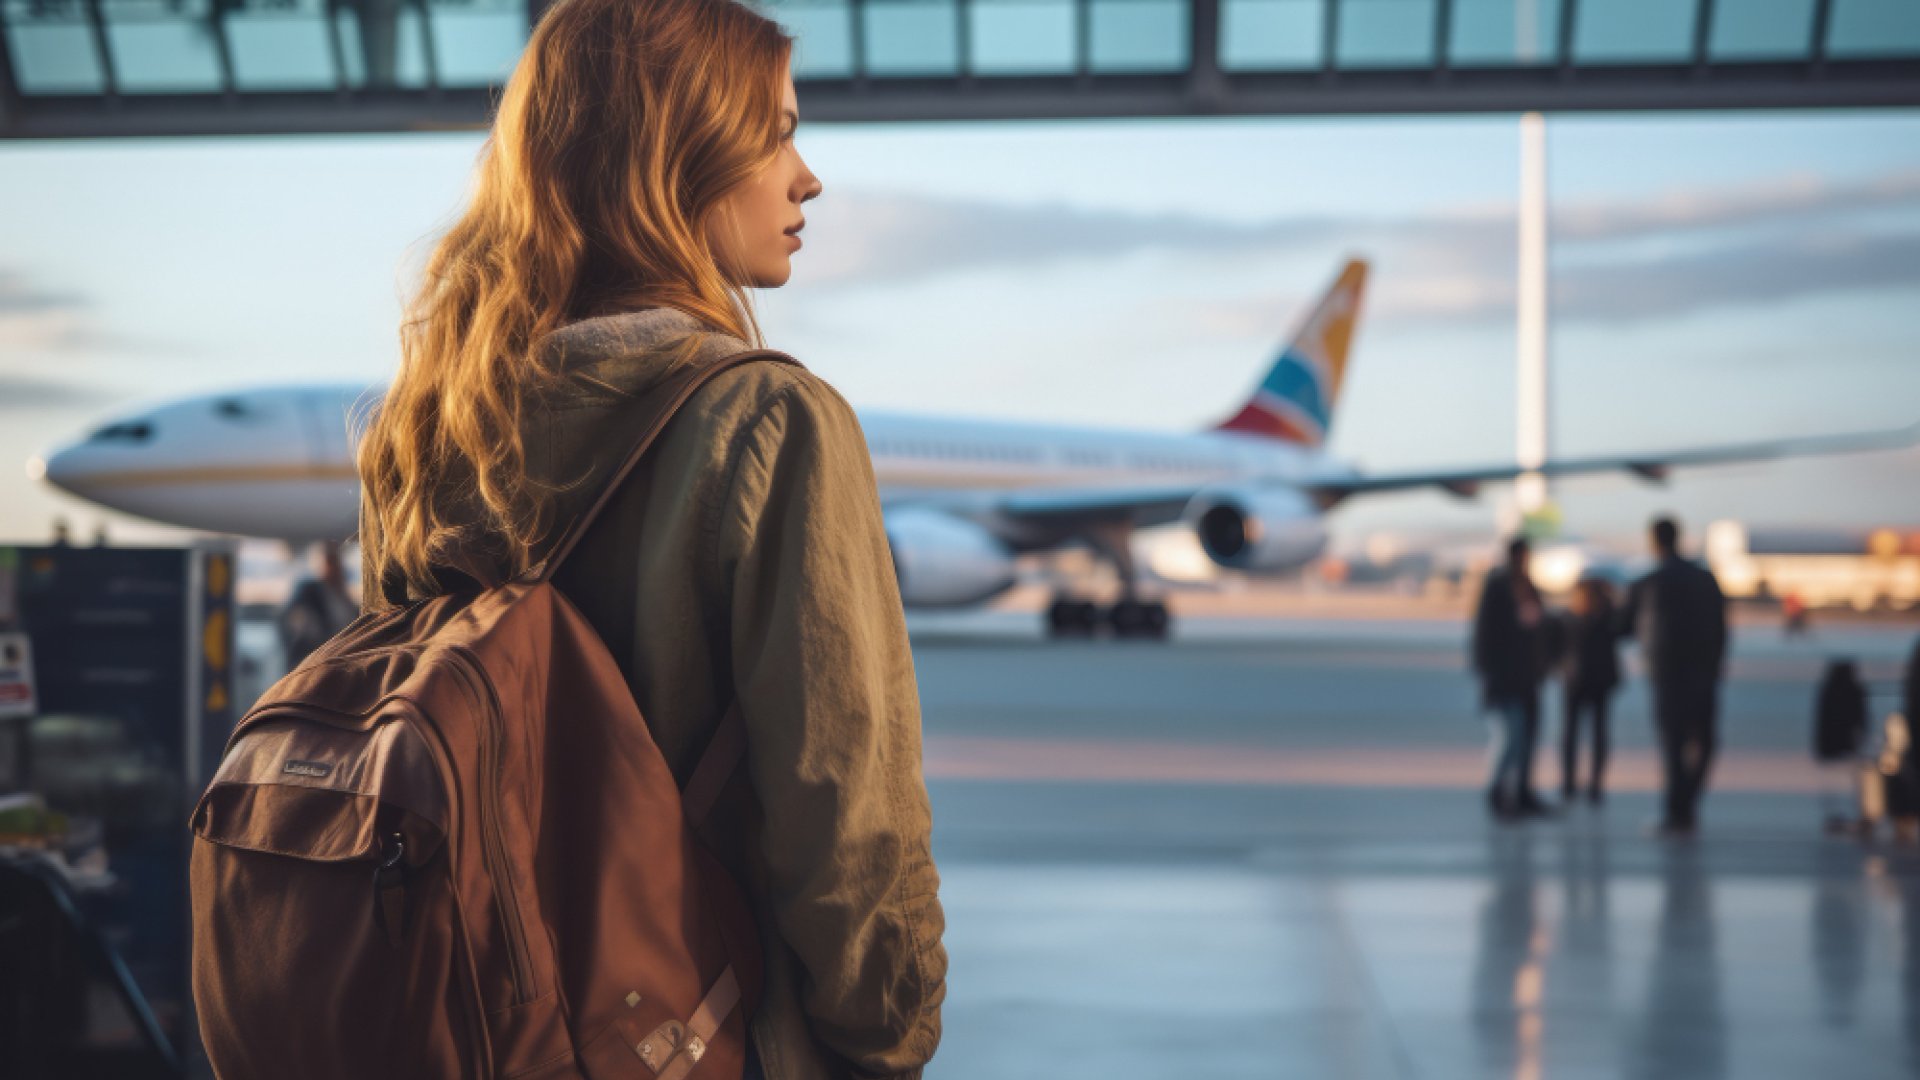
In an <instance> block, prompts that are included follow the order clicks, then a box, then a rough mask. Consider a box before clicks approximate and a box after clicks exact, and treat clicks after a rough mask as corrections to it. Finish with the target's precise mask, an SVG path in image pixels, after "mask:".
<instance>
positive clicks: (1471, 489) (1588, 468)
mask: <svg viewBox="0 0 1920 1080" xmlns="http://www.w3.org/2000/svg"><path fill="white" fill-rule="evenodd" d="M1916 443H1920V424H1913V425H1911V426H1908V427H1903V428H1893V429H1888V430H1885V431H1872V432H1863V433H1859V434H1852V435H1823V436H1812V437H1806V438H1793V439H1775V440H1769V441H1763V442H1748V443H1730V444H1726V445H1722V446H1708V447H1694V448H1689V449H1681V450H1667V451H1641V452H1632V453H1624V454H1610V455H1604V456H1596V457H1583V458H1561V459H1557V460H1554V461H1549V462H1547V463H1546V464H1544V465H1542V466H1541V467H1540V468H1539V469H1535V470H1529V469H1523V468H1521V467H1520V466H1519V465H1516V464H1507V465H1491V466H1486V467H1483V468H1464V469H1435V470H1431V471H1421V472H1405V473H1378V474H1371V475H1370V474H1366V473H1354V474H1348V475H1344V476H1333V477H1327V478H1322V479H1315V480H1308V481H1306V482H1303V483H1297V484H1296V483H1291V482H1289V483H1287V484H1286V485H1285V486H1287V487H1295V488H1297V489H1299V490H1301V491H1304V492H1306V493H1307V494H1308V495H1309V496H1311V497H1312V498H1314V499H1315V500H1316V501H1318V502H1319V503H1320V504H1321V505H1322V506H1323V507H1331V506H1334V505H1336V504H1338V503H1340V502H1343V501H1344V500H1346V499H1348V498H1351V497H1352V496H1355V495H1367V494H1373V493H1378V492H1389V491H1411V490H1416V489H1419V488H1440V489H1442V490H1445V491H1450V492H1452V493H1454V494H1456V495H1459V496H1462V497H1471V496H1473V495H1475V494H1477V493H1478V492H1479V490H1480V488H1481V487H1482V486H1484V485H1486V484H1489V483H1500V482H1503V481H1509V480H1513V479H1516V478H1517V477H1520V476H1522V475H1525V474H1526V473H1528V472H1539V473H1541V474H1542V475H1545V476H1555V477H1558V476H1580V475H1590V474H1594V473H1610V472H1620V473H1630V474H1632V475H1635V476H1639V477H1642V478H1643V479H1647V480H1653V481H1660V480H1664V479H1666V476H1667V474H1668V473H1669V472H1671V471H1672V470H1674V469H1676V468H1686V467H1689V466H1695V465H1730V464H1737V463H1740V462H1752V461H1773V460H1778V459H1782V458H1795V457H1811V456H1816V455H1821V454H1842V453H1855V452H1859V451H1867V450H1894V449H1901V448H1904V447H1909V446H1913V445H1915V444H1916ZM1242 483H1245V484H1248V485H1249V486H1251V487H1255V488H1258V487H1261V486H1263V485H1262V484H1261V482H1260V481H1258V480H1253V481H1242ZM1214 486H1216V485H1214V484H1196V483H1184V484H1167V485H1159V486H1154V485H1140V486H1094V487H1083V488H1037V489H1026V490H1015V491H1006V492H993V493H984V492H983V493H974V494H972V495H970V496H969V497H968V498H967V501H968V502H969V503H970V504H972V506H973V507H974V508H976V509H990V510H992V511H994V512H997V513H999V514H1001V515H1004V516H1005V517H1008V518H1012V519H1015V520H1019V521H1027V522H1032V523H1035V524H1041V525H1052V526H1059V527H1072V526H1073V525H1075V524H1077V523H1083V522H1096V521H1112V522H1120V521H1124V522H1128V523H1131V524H1133V525H1137V526H1148V525H1164V524H1167V523H1169V522H1173V521H1178V520H1180V517H1181V515H1182V514H1183V513H1184V512H1185V510H1186V508H1187V506H1188V504H1190V503H1191V502H1192V500H1193V498H1194V496H1196V495H1198V494H1199V493H1200V492H1201V491H1203V490H1206V489H1207V488H1210V487H1214Z"/></svg>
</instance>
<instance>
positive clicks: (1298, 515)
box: [1186, 488, 1327, 574]
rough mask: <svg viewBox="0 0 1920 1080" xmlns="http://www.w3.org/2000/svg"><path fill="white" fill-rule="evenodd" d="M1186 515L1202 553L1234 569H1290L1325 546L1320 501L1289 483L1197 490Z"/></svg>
mask: <svg viewBox="0 0 1920 1080" xmlns="http://www.w3.org/2000/svg"><path fill="white" fill-rule="evenodd" d="M1186 519H1187V523H1188V524H1190V525H1191V526H1192V527H1193V531H1194V534H1195V535H1196V536H1198V537H1199V539H1200V547H1201V549H1202V550H1204V551H1205V552H1206V553H1207V557H1208V558H1210V559H1212V560H1213V561H1214V562H1217V563H1219V564H1220V565H1221V566H1225V567H1230V568H1232V569H1235V570H1251V571H1254V572H1257V573H1269V574H1271V573H1278V572H1279V571H1282V570H1291V569H1293V568H1295V567H1297V566H1301V565H1304V564H1306V563H1307V562H1309V561H1311V560H1312V559H1313V558H1315V557H1316V556H1318V555H1319V554H1320V552H1321V551H1323V550H1325V549H1326V546H1327V527H1326V524H1325V523H1324V522H1322V521H1321V519H1320V509H1319V507H1317V506H1315V505H1314V504H1313V501H1312V500H1311V499H1309V498H1307V496H1306V495H1305V494H1303V493H1301V492H1299V491H1295V490H1293V489H1291V488H1215V489H1210V490H1207V491H1202V492H1201V493H1200V494H1198V495H1196V496H1194V498H1193V502H1191V503H1189V504H1188V506H1187V514H1186Z"/></svg>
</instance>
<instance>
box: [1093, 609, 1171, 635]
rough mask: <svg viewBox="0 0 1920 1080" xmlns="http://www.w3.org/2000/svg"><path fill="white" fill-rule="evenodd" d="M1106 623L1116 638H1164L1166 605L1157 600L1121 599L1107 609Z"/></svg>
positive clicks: (1166, 620)
mask: <svg viewBox="0 0 1920 1080" xmlns="http://www.w3.org/2000/svg"><path fill="white" fill-rule="evenodd" d="M1107 623H1108V625H1110V626H1112V627H1113V636H1114V637H1117V638H1149V639H1160V638H1165V637H1166V636H1167V624H1168V619H1167V606H1166V605H1165V604H1162V603H1160V602H1159V601H1157V600H1122V601H1120V602H1118V603H1116V604H1114V605H1113V607H1111V608H1108V609H1107Z"/></svg>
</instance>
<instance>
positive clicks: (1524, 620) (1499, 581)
mask: <svg viewBox="0 0 1920 1080" xmlns="http://www.w3.org/2000/svg"><path fill="white" fill-rule="evenodd" d="M1546 627H1547V611H1546V605H1545V604H1543V603H1542V602H1541V600H1540V593H1539V590H1537V589H1535V588H1534V586H1533V579H1532V578H1531V577H1529V576H1528V549H1527V542H1526V540H1525V539H1517V540H1514V541H1513V542H1512V543H1511V544H1509V545H1507V562H1506V565H1505V566H1503V567H1500V568H1497V569H1495V570H1493V571H1492V572H1491V573H1489V574H1488V575H1487V580H1486V583H1485V585H1483V586H1482V587H1481V591H1480V606H1479V609H1478V610H1477V611H1476V613H1475V615H1474V619H1473V669H1474V672H1475V673H1476V674H1478V675H1479V677H1480V689H1481V702H1482V704H1483V705H1484V706H1485V707H1486V709H1487V710H1488V711H1490V712H1492V713H1493V714H1494V717H1495V719H1496V721H1497V727H1496V729H1495V743H1496V745H1495V747H1494V754H1493V774H1492V776H1490V777H1489V778H1488V781H1487V805H1488V807H1489V808H1490V809H1492V811H1493V813H1494V816H1496V817H1501V818H1508V817H1514V816H1518V815H1521V814H1537V813H1544V812H1545V811H1546V809H1547V806H1546V803H1544V802H1543V801H1541V799H1540V797H1539V796H1538V795H1537V794H1535V792H1534V788H1533V746H1534V741H1535V740H1536V739H1537V738H1538V735H1539V730H1540V682H1541V679H1542V678H1543V676H1544V675H1545V672H1546V666H1547V665H1546Z"/></svg>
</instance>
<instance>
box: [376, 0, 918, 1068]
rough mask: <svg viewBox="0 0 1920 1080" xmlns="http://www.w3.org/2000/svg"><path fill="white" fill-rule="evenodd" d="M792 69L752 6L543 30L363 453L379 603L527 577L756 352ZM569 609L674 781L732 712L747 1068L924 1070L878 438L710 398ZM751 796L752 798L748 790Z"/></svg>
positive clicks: (569, 4) (557, 22)
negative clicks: (760, 981)
mask: <svg viewBox="0 0 1920 1080" xmlns="http://www.w3.org/2000/svg"><path fill="white" fill-rule="evenodd" d="M790 45H791V43H790V41H789V39H788V38H787V37H786V36H785V35H783V34H782V33H781V31H780V29H779V28H778V27H777V26H776V25H775V24H774V23H772V22H770V21H768V20H767V19H765V18H763V17H761V16H760V15H758V14H756V13H754V12H753V11H752V10H750V9H748V8H747V7H745V6H742V5H740V4H738V3H736V2H734V0H647V2H646V3H634V2H632V0H559V2H558V3H557V4H555V5H554V6H553V7H552V8H551V9H550V10H549V11H548V12H547V14H546V16H545V17H544V18H543V19H542V20H541V22H540V25H539V26H538V27H537V28H536V29H535V31H534V33H533V36H532V40H531V42H530V43H529V45H528V47H527V51H526V53H525V55H524V56H523V57H522V58H521V60H520V64H519V67H518V69H517V70H516V72H515V74H514V76H513V79H512V81H511V82H510V83H509V85H508V87H507V90H506V93H505V96H504V97H503V99H502V101H501V104H500V112H499V115H498V117H497V119H496V120H495V123H494V128H493V133H492V138H491V139H490V140H489V142H488V144H487V146H486V149H485V150H484V151H483V153H482V155H481V159H480V163H479V171H478V176H477V178H476V182H475V187H474V194H473V199H472V204H471V205H470V206H469V207H468V208H467V209H466V211H465V213H464V214H463V215H462V216H461V217H460V219H459V220H458V221H457V223H456V224H455V225H454V226H453V227H452V229H451V230H450V231H449V232H448V233H447V234H446V236H445V238H444V239H442V240H441V242H440V244H439V247H438V248H437V250H436V251H435V252H434V254H433V257H432V259H431V261H430V263H429V265H428V267H427V271H426V279H425V283H424V284H423V286H422V287H421V289H420V292H419V294H418V296H417V298H416V300H415V302H414V305H413V309H412V311H411V312H410V314H409V318H408V321H407V323H406V326H405V328H404V331H403V334H402V353H403V360H402V364H401V369H400V374H399V377H398V378H397V379H396V380H395V382H394V384H393V386H392V388H391V389H390V390H389V391H388V393H387V396H386V399H385V401H384V403H383V405H382V407H381V409H380V411H379V413H378V415H377V416H376V417H375V419H374V420H373V422H372V424H371V426H370V428H369V430H368V432H367V434H366V436H365V439H364V441H363V443H362V446H361V450H360V471H361V477H362V483H363V489H364V494H363V505H362V513H361V543H362V545H363V553H364V558H365V560H366V564H365V579H366V581H367V582H368V583H369V586H368V589H367V593H366V599H367V602H368V604H369V605H370V606H373V607H380V606H384V605H385V601H384V600H383V599H382V597H381V595H380V585H379V583H380V582H382V581H383V580H392V581H399V580H404V581H405V583H406V585H407V588H408V590H409V592H410V593H411V594H412V595H416V596H419V595H433V594H435V593H438V592H440V591H443V590H444V589H445V588H446V587H448V583H449V582H457V581H458V580H459V575H465V576H467V577H470V578H475V579H478V580H480V581H482V582H487V583H491V582H496V581H502V580H506V579H508V578H510V577H512V576H514V575H516V574H519V573H521V572H523V571H525V570H526V569H527V568H529V567H530V566H533V565H535V564H537V563H538V562H539V561H540V559H541V557H542V554H543V544H544V543H546V542H548V541H550V539H551V538H552V536H553V534H554V532H555V531H556V525H561V526H563V525H564V524H565V523H566V522H568V521H569V520H571V519H572V518H573V517H574V516H575V515H577V514H578V513H579V512H580V511H581V510H582V509H584V508H585V507H586V506H587V505H588V504H590V503H591V501H592V500H593V499H594V497H595V496H596V495H597V494H598V493H599V492H600V490H601V489H602V488H603V487H604V486H605V485H606V483H607V480H608V474H609V473H610V472H611V471H612V470H613V469H614V468H615V467H617V466H618V465H619V463H620V462H621V460H622V458H623V457H624V456H625V455H626V453H627V451H628V449H629V448H630V447H631V446H632V445H633V444H634V441H635V438H636V437H637V435H638V433H639V432H638V430H637V425H639V424H640V423H641V422H642V420H643V419H644V418H645V417H646V416H647V415H648V413H649V411H650V410H651V409H653V408H656V407H658V403H659V402H658V399H657V398H655V397H654V396H653V395H652V391H654V390H656V389H657V388H658V387H659V386H660V385H661V384H662V383H663V381H666V380H668V378H669V377H670V376H672V375H674V374H676V373H679V372H683V371H685V370H686V366H687V365H691V364H704V363H710V362H713V361H715V360H717V359H719V358H721V357H725V356H728V355H731V354H734V353H738V352H742V351H745V350H747V349H749V348H750V347H752V346H753V345H754V344H757V343H758V342H759V331H758V328H757V327H756V326H755V324H754V320H753V317H752V313H751V308H750V307H749V303H748V300H747V293H746V290H748V289H754V288H774V287H777V286H780V285H782V284H784V283H785V282H786V281H787V278H788V274H789V272H790V269H791V266H790V260H791V259H792V257H793V255H794V253H795V252H797V251H799V250H800V247H801V241H800V230H801V226H802V225H803V224H804V220H805V218H804V213H803V204H805V203H806V202H807V200H809V199H812V198H814V197H815V196H817V195H819V193H820V182H819V180H817V179H816V178H815V177H814V175H813V174H812V173H811V172H810V171H808V169H807V166H806V163H805V162H804V161H802V160H801V158H800V154H799V152H798V151H797V150H796V149H795V146H794V128H795V125H796V124H797V123H798V121H799V116H798V111H797V107H796V105H795V102H794V94H793V85H792V82H791V80H790V79H789V77H788V75H787V69H788V56H789V50H790ZM554 580H555V583H556V584H557V585H558V586H559V587H560V589H561V591H562V592H563V593H564V594H566V595H567V596H568V597H569V598H570V599H571V600H572V601H573V603H574V604H575V605H576V606H577V607H579V608H580V609H581V611H582V613H583V614H584V615H585V616H586V617H587V618H588V620H589V621H590V622H592V624H593V625H594V627H595V628H596V629H597V630H598V631H599V633H600V635H601V637H602V638H603V640H604V641H605V642H606V643H607V645H608V646H609V648H610V649H611V650H612V652H613V654H614V656H615V657H616V659H617V660H618V661H619V663H620V664H621V666H622V670H623V673H624V674H625V675H626V676H627V679H628V682H629V683H630V685H631V686H632V689H633V692H634V696H635V698H636V699H637V700H638V702H639V705H640V709H641V712H642V714H643V715H645V716H646V717H647V718H648V723H649V726H650V728H651V730H652V733H653V737H654V740H655V742H656V743H657V744H658V745H659V747H660V749H661V752H662V753H663V754H664V755H665V757H666V759H667V762H668V763H669V765H670V766H672V768H673V769H674V771H675V773H676V775H677V776H678V778H679V779H680V781H681V782H682V783H685V781H686V779H687V777H688V775H689V773H690V772H691V770H692V768H693V764H694V762H695V761H696V759H697V758H698V756H699V754H700V752H701V751H702V750H703V748H704V747H705V746H706V745H707V742H708V740H709V739H710V738H711V736H712V734H713V732H714V730H715V727H716V724H717V722H718V720H719V718H720V717H721V716H722V714H723V713H724V712H725V711H726V709H727V708H728V706H729V703H731V702H733V701H736V700H737V701H738V702H739V704H740V706H741V709H742V712H743V714H744V717H745V722H746V731H747V752H746V758H747V763H746V774H747V776H748V778H749V779H750V781H751V784H750V787H751V795H750V796H748V795H744V794H743V795H740V796H739V797H737V798H732V799H730V800H728V801H723V803H722V804H721V805H719V806H717V807H716V808H715V809H714V811H713V812H712V813H711V814H710V815H709V817H708V819H707V823H706V825H705V827H704V829H703V832H704V833H705V835H706V838H707V839H708V840H709V841H710V842H711V843H712V845H713V846H714V848H715V850H716V852H717V853H718V854H719V855H720V857H721V858H722V860H723V861H725V862H727V863H728V864H729V866H730V867H731V868H732V869H734V871H735V872H736V873H737V874H739V875H740V877H741V879H742V881H743V882H744V883H746V884H747V886H748V890H749V893H750V894H751V895H752V897H753V899H754V903H755V905H756V914H757V915H758V917H759V921H760V924H761V932H762V939H763V943H764V945H765V949H766V972H765V975H766V986H765V990H764V996H763V999H762V1001H761V1003H760V1007H759V1009H758V1010H757V1012H756V1013H755V1015H754V1016H753V1017H752V1035H753V1038H752V1040H751V1041H752V1044H753V1047H754V1049H755V1050H756V1052H757V1053H756V1056H757V1061H756V1060H752V1059H750V1060H749V1062H748V1074H749V1075H754V1074H756V1073H763V1074H764V1075H765V1076H766V1077H768V1078H770V1080H815V1078H826V1077H843V1076H853V1075H860V1076H892V1075H917V1074H918V1073H919V1070H920V1067H921V1066H922V1065H923V1064H924V1063H925V1062H926V1061H927V1060H928V1059H929V1058H930V1057H931V1056H932V1054H933V1051H934V1047H935V1045H936V1044H937V1043H938V1041H939V1037H940V1004H941V1001H942V999H943V997H944V994H945V973H946V954H945V952H944V951H943V949H942V947H941V942H940V937H941V930H942V925H943V923H942V915H941V909H940V904H939V901H938V899H937V896H936V890H937V887H938V878H937V876H936V874H935V871H934V865H933V861H932V857H931V855H930V852H929V846H928V839H929V837H928V833H929V827H930V825H929V822H930V819H929V815H928V809H927V797H926V789H925V785H924V783H923V781H922V778H921V772H920V718H919V706H918V696H917V691H916V688H915V684H914V672H913V661H912V657H911V655H910V654H909V652H908V648H907V637H906V629H905V623H904V620H903V617H902V613H901V608H900V597H899V592H898V588H897V585H896V582H895V579H894V576H893V569H892V561H891V559H890V557H889V552H888V547H887V540H886V536H885V533H884V532H883V531H882V525H881V516H880V505H879V499H878V496H877V493H876V491H875V487H874V480H873V472H872V465H871V462H870V460H869V458H868V456H867V450H866V444H865V440H864V438H863V436H862V434H861V431H860V428H859V425H858V423H857V421H856V420H855V418H854V414H853V412H852V411H851V410H850V409H849V408H848V406H847V404H846V402H845V401H844V400H842V399H841V397H840V396H839V395H838V394H837V393H835V392H834V390H833V388H832V387H830V386H828V385H827V384H826V383H825V382H822V381H821V380H820V379H819V378H817V377H815V376H813V375H811V374H808V373H807V372H806V371H804V370H802V369H799V368H795V367H792V366H788V365H783V364H775V363H767V362H749V363H746V364H743V365H740V366H738V367H735V368H732V369H730V370H728V371H726V372H724V373H722V374H721V375H719V376H717V377H716V378H715V379H714V380H713V381H711V382H709V383H707V384H706V385H705V386H704V387H702V388H701V390H700V391H698V392H697V393H696V394H695V396H694V397H693V398H692V399H691V400H690V401H689V403H688V404H687V406H686V407H685V408H684V409H683V410H682V411H681V412H680V413H679V414H678V415H677V417H676V418H675V419H674V420H673V421H672V422H671V423H670V424H669V425H668V427H667V429H666V431H665V433H664V434H663V435H662V437H661V438H660V440H659V441H658V442H657V443H655V444H654V447H653V449H652V450H651V451H650V452H649V453H648V454H647V456H646V457H645V458H643V459H642V461H641V464H640V466H639V468H638V469H636V470H635V471H634V473H633V474H632V475H631V476H629V477H628V478H627V479H626V481H625V482H624V483H622V484H621V486H620V487H619V489H618V490H617V492H616V494H615V495H614V498H613V501H612V502H611V503H610V504H609V506H608V508H607V510H606V511H605V512H604V513H602V514H601V515H600V517H599V518H598V519H596V523H595V524H594V526H593V527H592V528H591V529H590V530H589V531H588V532H587V533H586V535H585V538H584V539H583V540H582V542H581V543H580V545H579V547H578V548H577V549H575V551H574V552H573V554H572V556H571V557H570V558H569V559H568V560H566V562H565V564H564V565H563V566H562V568H561V569H560V571H559V572H558V574H557V575H556V577H555V579H554ZM736 787H738V785H736Z"/></svg>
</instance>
